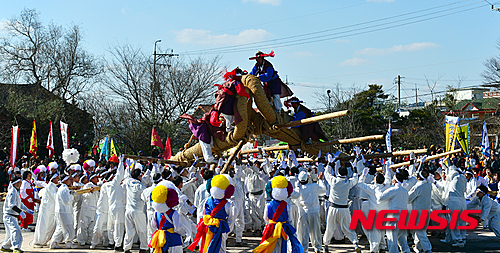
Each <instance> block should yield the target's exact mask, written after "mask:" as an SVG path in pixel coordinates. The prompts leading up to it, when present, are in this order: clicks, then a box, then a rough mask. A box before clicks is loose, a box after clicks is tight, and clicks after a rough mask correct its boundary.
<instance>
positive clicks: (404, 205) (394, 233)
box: [375, 172, 410, 253]
mask: <svg viewBox="0 0 500 253" xmlns="http://www.w3.org/2000/svg"><path fill="white" fill-rule="evenodd" d="M405 177H406V175H404V174H403V173H401V172H398V173H396V185H394V186H392V187H389V188H388V189H386V190H384V191H380V190H376V191H375V195H376V196H377V201H378V202H382V201H388V203H389V209H390V210H398V211H400V210H407V209H408V191H407V190H406V189H405V188H404V187H403V185H402V183H403V181H404V180H405ZM398 216H399V214H391V215H390V217H391V218H396V220H397V218H398ZM388 225H389V226H394V229H391V230H388V231H387V246H388V250H389V253H398V252H399V250H401V251H402V252H405V253H409V252H410V247H408V243H407V241H406V231H404V230H401V229H399V227H398V225H397V221H396V222H389V223H388ZM398 245H399V248H398Z"/></svg>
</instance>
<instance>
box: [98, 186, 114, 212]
mask: <svg viewBox="0 0 500 253" xmlns="http://www.w3.org/2000/svg"><path fill="white" fill-rule="evenodd" d="M110 188H111V183H110V182H106V183H104V184H102V185H101V190H100V192H99V198H98V199H97V210H96V212H97V213H98V214H100V213H108V211H109V201H108V192H109V189H110Z"/></svg>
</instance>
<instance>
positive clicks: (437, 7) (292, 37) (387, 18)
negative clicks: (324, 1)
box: [185, 0, 468, 54]
mask: <svg viewBox="0 0 500 253" xmlns="http://www.w3.org/2000/svg"><path fill="white" fill-rule="evenodd" d="M465 1H468V0H465ZM460 2H464V1H458V2H454V3H451V4H446V5H440V6H436V7H432V8H427V9H423V10H419V11H413V12H408V13H405V14H399V15H395V16H390V17H386V18H380V19H375V20H370V21H365V22H361V23H357V24H352V25H346V26H341V27H337V28H331V29H326V30H321V31H316V32H309V33H305V34H299V35H293V36H288V37H284V38H278V39H273V40H264V41H258V42H251V43H244V44H239V45H233V46H223V47H216V48H211V49H202V50H193V51H187V52H185V53H186V54H190V53H197V52H207V51H219V50H226V49H234V48H235V47H242V46H248V45H254V46H255V45H258V44H261V43H270V42H278V41H282V40H288V39H294V38H300V37H305V36H310V35H315V34H321V33H326V32H331V31H335V30H341V29H345V28H350V27H356V26H361V25H365V24H372V23H374V22H380V21H384V20H390V19H394V18H398V17H404V16H407V15H412V14H415V13H419V12H424V11H428V10H432V9H439V8H443V7H447V6H448V5H453V4H458V3H460Z"/></svg>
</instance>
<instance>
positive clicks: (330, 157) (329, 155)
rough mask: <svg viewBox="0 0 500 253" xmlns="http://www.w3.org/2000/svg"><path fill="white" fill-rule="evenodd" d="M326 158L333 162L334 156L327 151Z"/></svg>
mask: <svg viewBox="0 0 500 253" xmlns="http://www.w3.org/2000/svg"><path fill="white" fill-rule="evenodd" d="M326 160H328V162H329V163H333V161H334V160H335V158H333V155H332V154H330V153H328V155H327V156H326Z"/></svg>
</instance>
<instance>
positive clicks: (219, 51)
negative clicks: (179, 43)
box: [185, 0, 484, 54]
mask: <svg viewBox="0 0 500 253" xmlns="http://www.w3.org/2000/svg"><path fill="white" fill-rule="evenodd" d="M466 1H467V0H466ZM461 2H464V1H460V2H455V3H452V4H457V3H461ZM478 3H483V1H478V2H474V3H471V4H466V5H460V6H458V7H454V8H448V9H447V10H440V11H436V12H431V13H427V14H422V15H418V16H414V17H407V18H403V19H399V20H396V21H391V22H385V23H382V24H376V25H370V26H366V27H361V28H357V29H351V30H347V31H341V32H336V33H329V34H324V35H318V36H315V37H309V38H302V37H307V36H311V35H316V34H322V33H327V32H331V31H334V30H341V29H345V28H349V27H355V26H361V25H366V24H372V23H376V22H380V21H384V20H390V19H394V18H398V17H402V16H403V17H405V16H408V15H412V14H416V13H420V12H425V11H428V10H433V9H438V8H442V7H444V6H447V7H448V6H449V5H450V4H447V5H441V6H437V7H432V8H427V9H424V10H419V11H414V12H409V13H405V14H400V15H395V16H392V17H387V18H381V19H377V20H372V21H367V22H362V23H358V24H353V25H348V26H343V27H339V28H333V29H327V30H323V31H318V32H312V33H306V34H301V35H294V36H289V37H284V38H280V39H274V40H269V41H261V42H253V43H246V44H240V45H235V46H225V47H218V48H212V49H205V50H194V51H187V52H185V54H226V53H236V52H243V51H248V50H250V49H254V48H255V47H256V46H259V47H268V46H271V45H272V44H273V43H277V42H280V41H284V42H282V44H281V45H275V47H288V46H295V45H301V44H307V43H314V42H320V41H325V40H332V39H339V38H344V37H347V36H354V35H359V34H365V33H369V32H375V31H381V30H386V29H390V28H394V27H399V26H404V25H409V24H415V23H419V22H423V21H427V20H431V19H436V18H440V17H445V16H449V15H453V14H457V13H460V12H465V11H469V10H473V9H477V8H481V7H483V6H484V4H482V5H481V6H476V7H471V8H467V9H463V10H458V11H455V12H449V11H450V10H454V9H459V8H464V7H467V6H471V5H476V4H478ZM446 12H448V13H446ZM439 13H445V14H442V15H435V14H439ZM433 15H434V16H433ZM427 16H431V17H427ZM423 17H427V18H423ZM421 18H423V19H421ZM414 19H417V20H414ZM408 20H414V21H410V22H406V23H402V24H396V25H391V24H394V23H401V22H404V21H408ZM387 25H390V26H387ZM380 26H387V27H381V28H376V27H380ZM371 28H376V29H372V30H368V31H362V30H367V29H371ZM357 31H359V32H357ZM341 34H345V35H341ZM336 35H339V36H336ZM332 36H333V37H332ZM296 38H300V39H296ZM290 39H293V40H290Z"/></svg>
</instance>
